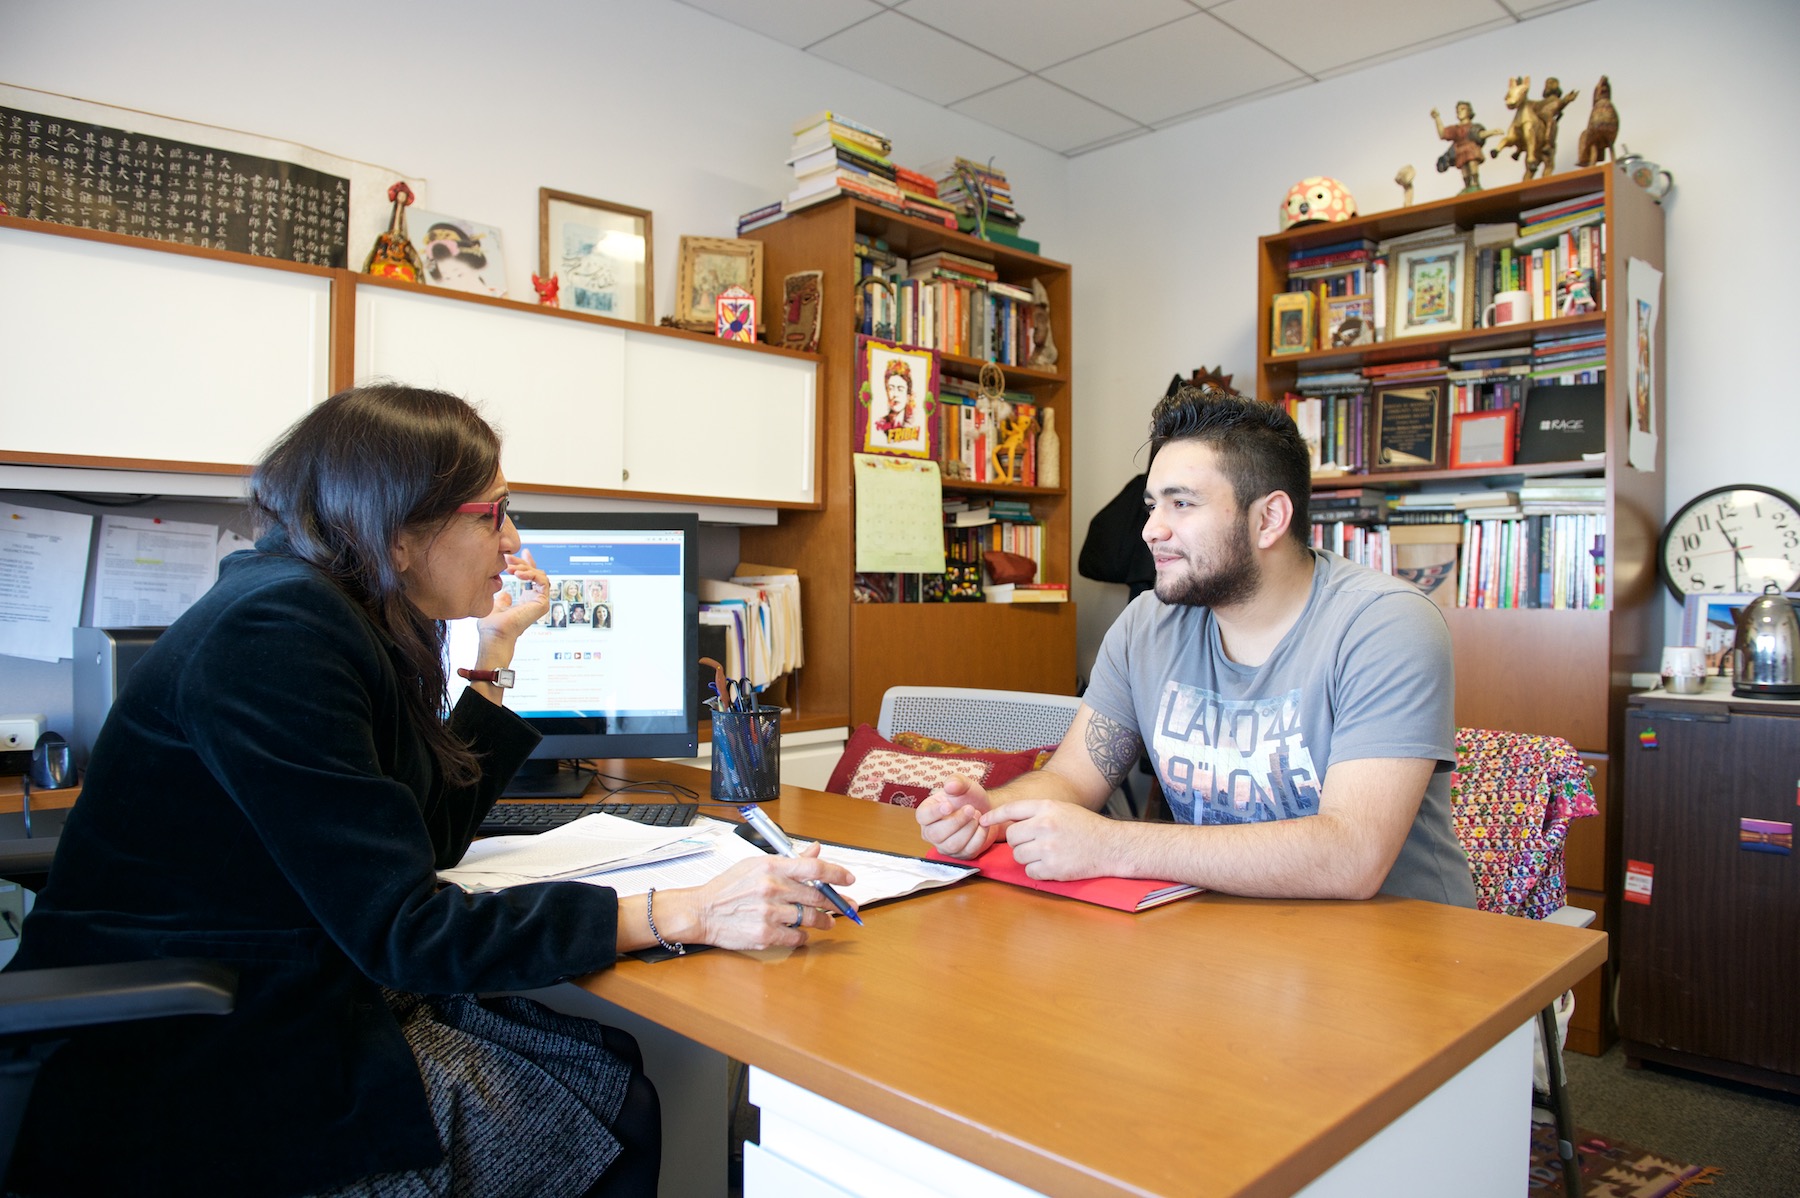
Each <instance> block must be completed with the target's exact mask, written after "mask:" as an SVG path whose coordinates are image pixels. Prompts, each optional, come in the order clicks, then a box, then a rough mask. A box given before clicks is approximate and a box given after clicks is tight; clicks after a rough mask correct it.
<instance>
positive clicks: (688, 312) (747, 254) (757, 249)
mask: <svg viewBox="0 0 1800 1198" xmlns="http://www.w3.org/2000/svg"><path fill="white" fill-rule="evenodd" d="M762 250H763V246H762V242H760V241H739V240H734V239H732V238H726V237H687V236H683V237H682V239H681V257H680V258H678V259H677V260H676V265H675V323H676V324H678V325H680V326H681V327H682V328H684V329H696V330H699V331H701V332H706V333H710V332H712V331H713V330H714V328H715V324H716V321H717V316H718V301H719V295H720V293H722V292H723V291H724V290H725V289H726V288H727V287H742V288H743V289H744V290H745V291H748V292H749V293H750V296H751V298H752V299H754V300H755V301H756V310H757V312H758V313H759V314H760V313H761V312H762V306H763V304H762V295H763V289H762V273H763V271H762V263H763V258H762ZM759 319H760V315H759Z"/></svg>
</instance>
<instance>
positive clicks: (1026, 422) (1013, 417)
mask: <svg viewBox="0 0 1800 1198" xmlns="http://www.w3.org/2000/svg"><path fill="white" fill-rule="evenodd" d="M999 423H1000V444H998V445H996V446H995V447H994V460H993V467H994V477H996V478H998V479H999V480H1000V481H1001V482H1003V483H1016V482H1020V481H1021V479H1020V478H1019V471H1020V467H1022V466H1023V465H1024V464H1025V437H1026V434H1028V433H1030V432H1031V424H1032V420H1031V417H1030V416H1027V415H1026V414H1024V413H1023V412H1020V411H1019V410H1018V409H1017V408H1016V407H1014V406H1013V405H1012V404H1007V405H1006V414H1005V415H1004V416H1001V417H1000V418H999Z"/></svg>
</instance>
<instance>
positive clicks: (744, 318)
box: [713, 287, 756, 341]
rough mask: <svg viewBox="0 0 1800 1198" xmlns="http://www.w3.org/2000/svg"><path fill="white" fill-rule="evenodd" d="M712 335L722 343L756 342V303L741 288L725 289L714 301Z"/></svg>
mask: <svg viewBox="0 0 1800 1198" xmlns="http://www.w3.org/2000/svg"><path fill="white" fill-rule="evenodd" d="M714 313H715V315H714V320H715V322H716V323H715V326H714V328H713V332H714V334H715V335H716V336H717V337H718V338H719V339H720V340H722V341H755V340H756V301H755V300H754V299H752V298H751V297H750V293H749V292H748V291H745V290H744V289H743V288H742V287H727V288H726V289H725V290H723V291H721V292H719V298H718V299H717V300H715V301H714Z"/></svg>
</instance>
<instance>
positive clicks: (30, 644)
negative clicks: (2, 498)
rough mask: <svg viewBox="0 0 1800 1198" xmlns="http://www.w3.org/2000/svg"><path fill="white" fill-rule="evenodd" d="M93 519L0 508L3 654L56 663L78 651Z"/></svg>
mask: <svg viewBox="0 0 1800 1198" xmlns="http://www.w3.org/2000/svg"><path fill="white" fill-rule="evenodd" d="M93 532H94V518H93V517H92V516H84V515H82V514H80V513H79V512H50V511H43V510H40V509H38V508H30V507H12V506H9V505H6V504H0V654H6V655H7V656H10V657H29V658H31V659H32V660H33V661H56V660H58V659H59V658H64V657H68V656H69V655H70V654H72V653H73V652H74V651H75V633H74V628H75V625H77V624H79V623H81V589H82V587H83V585H84V584H85V583H86V582H87V559H88V541H89V540H90V538H92V536H93Z"/></svg>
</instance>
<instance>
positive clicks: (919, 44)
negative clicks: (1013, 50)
mask: <svg viewBox="0 0 1800 1198" xmlns="http://www.w3.org/2000/svg"><path fill="white" fill-rule="evenodd" d="M810 49H811V50H812V52H813V53H814V54H817V55H818V56H819V57H820V58H826V59H829V60H831V61H832V62H835V63H837V64H838V65H840V66H846V67H849V68H850V69H851V70H853V71H856V72H858V73H860V74H863V75H867V76H868V77H869V78H871V79H879V80H880V81H881V82H883V83H886V84H890V85H892V86H894V87H897V88H899V89H900V90H901V91H904V92H911V93H912V94H913V95H915V96H923V97H924V98H925V99H927V100H930V101H932V102H934V103H937V104H946V105H948V104H954V103H955V102H956V101H958V100H961V99H963V98H964V97H965V96H971V95H974V94H975V93H977V92H983V91H987V90H988V89H990V88H993V87H996V86H998V85H999V84H1002V83H1006V82H1008V81H1009V80H1013V79H1017V78H1018V77H1019V76H1020V75H1021V74H1023V73H1024V72H1022V71H1020V70H1019V69H1018V68H1017V67H1014V66H1009V65H1008V64H1006V63H1004V62H1001V61H1000V60H999V59H998V58H995V57H994V56H993V55H991V54H985V53H983V52H982V51H980V50H977V49H975V48H974V47H973V46H969V45H965V44H964V43H962V42H959V41H957V40H956V39H955V38H953V37H951V36H949V35H948V34H944V33H939V32H938V31H937V30H935V29H930V28H927V27H926V26H924V25H921V24H919V23H918V22H917V21H913V20H909V19H907V18H906V17H903V16H900V15H898V14H897V13H895V12H893V11H888V12H883V13H881V14H879V15H878V16H875V17H873V18H871V19H870V20H867V21H863V22H861V23H860V24H857V25H852V26H851V27H850V28H848V29H846V30H844V31H843V32H842V33H838V34H834V35H833V36H831V37H828V38H826V39H825V40H824V41H822V42H819V43H817V44H816V45H813V46H811V47H810Z"/></svg>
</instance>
